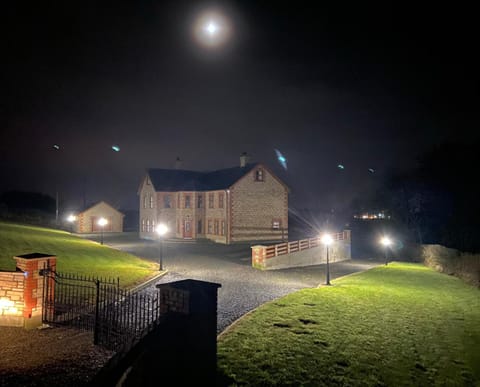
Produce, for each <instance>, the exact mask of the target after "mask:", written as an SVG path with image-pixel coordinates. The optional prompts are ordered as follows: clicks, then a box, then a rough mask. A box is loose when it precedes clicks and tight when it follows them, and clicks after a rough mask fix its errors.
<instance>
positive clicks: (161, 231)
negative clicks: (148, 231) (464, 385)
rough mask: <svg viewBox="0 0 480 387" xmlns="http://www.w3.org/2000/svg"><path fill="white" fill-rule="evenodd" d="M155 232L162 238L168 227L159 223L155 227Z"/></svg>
mask: <svg viewBox="0 0 480 387" xmlns="http://www.w3.org/2000/svg"><path fill="white" fill-rule="evenodd" d="M155 231H156V232H157V234H158V235H160V236H162V235H165V234H166V233H167V231H168V227H167V226H166V225H165V224H163V223H161V224H159V225H158V226H157V227H156V229H155Z"/></svg>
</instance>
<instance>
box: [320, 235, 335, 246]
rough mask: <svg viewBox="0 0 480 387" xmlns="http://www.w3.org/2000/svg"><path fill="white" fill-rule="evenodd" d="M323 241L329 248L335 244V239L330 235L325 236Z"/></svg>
mask: <svg viewBox="0 0 480 387" xmlns="http://www.w3.org/2000/svg"><path fill="white" fill-rule="evenodd" d="M321 240H322V243H323V244H324V245H327V246H328V245H331V244H332V242H333V238H332V236H331V235H330V234H323V235H322V239H321Z"/></svg>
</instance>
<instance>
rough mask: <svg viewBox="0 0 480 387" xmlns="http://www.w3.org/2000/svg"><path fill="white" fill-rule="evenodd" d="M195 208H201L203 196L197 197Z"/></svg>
mask: <svg viewBox="0 0 480 387" xmlns="http://www.w3.org/2000/svg"><path fill="white" fill-rule="evenodd" d="M197 208H203V195H202V194H199V195H198V196H197Z"/></svg>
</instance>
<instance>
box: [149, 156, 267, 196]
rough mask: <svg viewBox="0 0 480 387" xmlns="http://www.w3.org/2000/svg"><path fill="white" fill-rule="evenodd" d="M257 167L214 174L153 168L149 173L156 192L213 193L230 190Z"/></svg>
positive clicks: (238, 168)
mask: <svg viewBox="0 0 480 387" xmlns="http://www.w3.org/2000/svg"><path fill="white" fill-rule="evenodd" d="M256 165H258V164H256V163H255V164H246V165H245V167H233V168H227V169H219V170H218V171H213V172H196V171H185V170H181V169H153V168H152V169H148V170H147V172H148V175H149V176H150V180H151V181H152V184H153V186H154V187H155V191H163V192H176V191H213V190H218V189H227V188H230V187H231V186H232V185H233V184H235V183H236V182H237V181H238V180H239V179H240V178H242V177H243V176H245V175H246V174H247V173H249V172H250V171H251V170H252V169H253V168H254V167H255V166H256Z"/></svg>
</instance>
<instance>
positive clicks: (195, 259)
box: [104, 233, 380, 333]
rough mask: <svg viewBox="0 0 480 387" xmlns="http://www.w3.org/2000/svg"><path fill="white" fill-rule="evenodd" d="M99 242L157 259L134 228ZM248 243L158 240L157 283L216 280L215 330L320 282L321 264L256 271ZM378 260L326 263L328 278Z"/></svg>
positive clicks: (152, 245) (151, 244)
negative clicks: (161, 270)
mask: <svg viewBox="0 0 480 387" xmlns="http://www.w3.org/2000/svg"><path fill="white" fill-rule="evenodd" d="M104 243H105V244H106V245H109V246H111V247H114V248H117V249H120V250H123V251H127V252H129V253H131V254H134V255H137V256H140V257H144V258H147V259H149V260H154V261H156V262H158V261H159V245H158V242H155V241H147V240H141V239H139V238H138V236H137V235H136V234H134V233H124V234H110V235H107V236H106V237H104ZM250 246H251V244H249V243H241V244H233V245H229V246H225V245H221V244H216V243H213V242H207V241H199V242H192V241H169V240H167V241H164V245H163V267H164V269H166V270H167V271H168V273H167V274H166V275H165V276H164V277H162V278H161V279H159V280H157V281H154V282H153V283H152V284H151V285H150V286H149V287H147V288H145V289H144V291H145V292H152V291H154V290H155V285H156V284H157V283H165V282H172V281H176V280H180V279H185V278H190V279H197V280H202V281H208V282H215V283H219V284H220V285H221V288H219V290H218V308H217V310H218V324H217V332H218V333H221V332H223V331H224V330H225V329H226V328H227V327H228V326H229V325H230V324H232V323H233V322H234V321H235V320H237V319H238V318H240V317H241V316H243V315H244V314H245V313H247V312H249V311H251V310H253V309H255V308H256V307H258V306H260V305H262V304H263V303H265V302H268V301H271V300H274V299H277V298H279V297H282V296H284V295H286V294H289V293H292V292H294V291H296V290H299V289H303V288H312V287H317V286H319V285H321V284H324V283H325V265H317V266H309V267H303V268H292V269H282V270H266V271H262V270H258V269H254V268H252V266H251V248H250ZM378 264H380V262H376V261H373V260H372V261H366V260H362V261H358V260H350V261H345V262H338V263H333V264H331V265H330V278H331V279H335V278H338V277H341V276H344V275H347V274H351V273H355V272H359V271H363V270H367V269H370V268H372V267H374V266H377V265H378Z"/></svg>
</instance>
